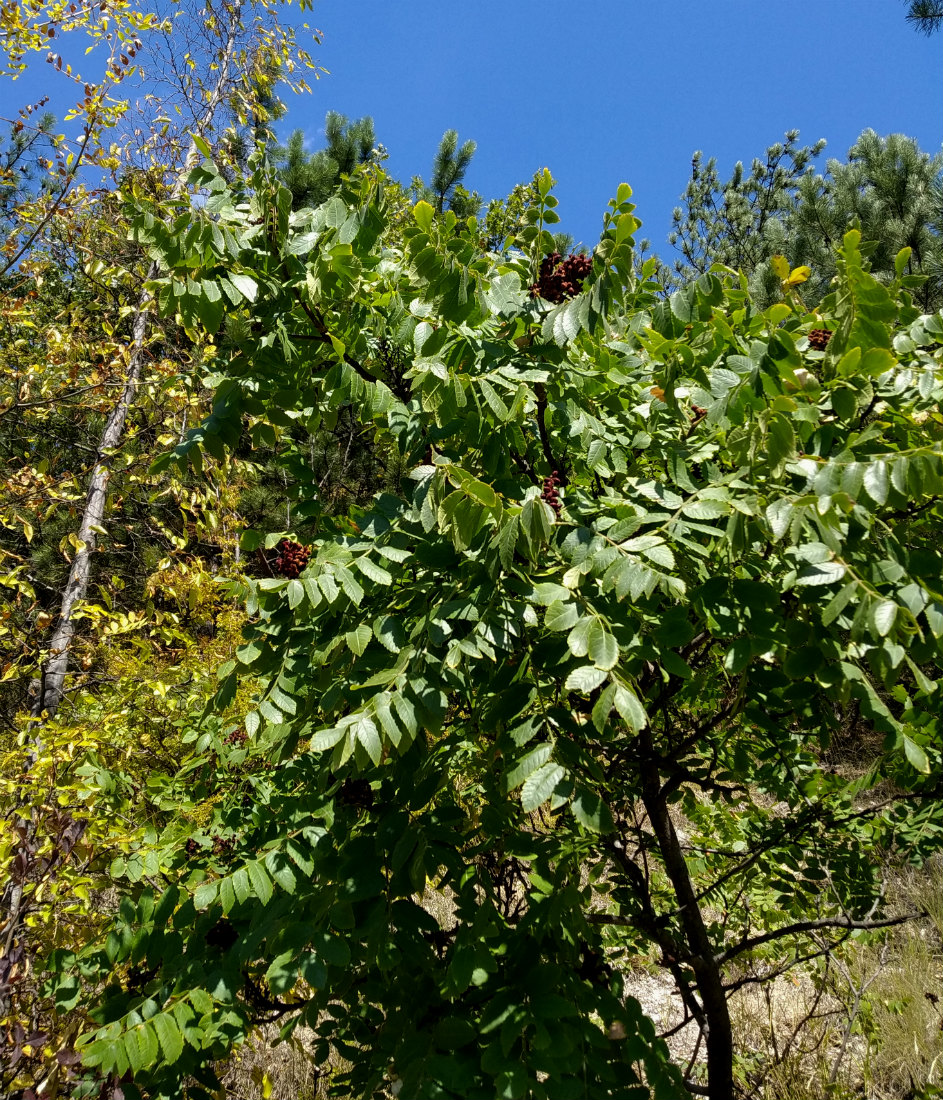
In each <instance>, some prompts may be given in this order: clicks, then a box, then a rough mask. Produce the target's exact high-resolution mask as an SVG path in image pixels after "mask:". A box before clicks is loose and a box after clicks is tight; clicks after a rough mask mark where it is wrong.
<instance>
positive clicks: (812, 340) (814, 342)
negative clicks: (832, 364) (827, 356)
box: [809, 328, 832, 351]
mask: <svg viewBox="0 0 943 1100" xmlns="http://www.w3.org/2000/svg"><path fill="white" fill-rule="evenodd" d="M831 338H832V334H831V332H830V331H829V330H828V329H827V328H814V329H811V330H810V331H809V347H810V348H815V350H816V351H825V349H826V348H827V347H828V342H829V340H831Z"/></svg>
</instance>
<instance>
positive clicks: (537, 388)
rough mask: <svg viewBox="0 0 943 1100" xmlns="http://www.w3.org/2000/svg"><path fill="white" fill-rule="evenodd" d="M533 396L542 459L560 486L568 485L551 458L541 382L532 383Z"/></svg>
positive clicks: (564, 476)
mask: <svg viewBox="0 0 943 1100" xmlns="http://www.w3.org/2000/svg"><path fill="white" fill-rule="evenodd" d="M534 394H535V395H536V397H537V431H538V432H540V445H541V447H542V448H543V452H544V458H545V459H546V460H547V465H548V466H549V467H550V473H551V474H554V473H555V474H557V476H558V477H559V478H560V484H561V485H569V478H567V476H566V471H565V470H564V469H563V466H562V464H561V463H559V462H558V461H557V460H556V459H555V458H554V456H553V447H552V446H551V445H550V433H549V432H548V431H547V390H546V388H545V386H544V384H543V382H535V383H534Z"/></svg>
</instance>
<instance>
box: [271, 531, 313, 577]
mask: <svg viewBox="0 0 943 1100" xmlns="http://www.w3.org/2000/svg"><path fill="white" fill-rule="evenodd" d="M277 549H278V557H277V558H276V559H275V565H274V566H273V568H274V570H275V572H276V573H281V575H282V576H283V577H297V576H298V574H299V573H300V572H301V570H302V569H304V567H305V566H306V565H307V564H308V558H310V557H311V551H310V550H309V549H308V548H307V546H302V545H301V543H300V542H292V541H291V539H282V541H281V542H280V543H279V544H278V547H277Z"/></svg>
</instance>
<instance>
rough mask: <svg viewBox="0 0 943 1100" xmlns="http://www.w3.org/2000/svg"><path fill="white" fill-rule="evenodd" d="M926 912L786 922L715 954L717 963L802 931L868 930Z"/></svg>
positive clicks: (889, 925)
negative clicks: (781, 925)
mask: <svg viewBox="0 0 943 1100" xmlns="http://www.w3.org/2000/svg"><path fill="white" fill-rule="evenodd" d="M926 915H927V914H926V913H905V914H904V915H903V916H902V917H884V918H882V919H881V920H854V919H852V918H851V917H823V918H822V919H821V920H803V921H797V922H796V923H795V924H787V925H786V926H785V927H783V928H774V929H773V931H772V932H764V933H763V934H762V935H761V936H750V937H748V938H747V939H745V940H741V941H740V942H739V943H738V944H737V945H736V946H735V947H730V948H728V949H727V950H726V951H723V952H721V953H720V954H719V955H715V956H714V959H715V961H716V962H718V963H725V962H728V961H729V960H730V959H735V958H736V957H737V956H738V955H742V954H743V953H744V952H745V951H753V950H754V949H755V948H757V947H762V945H763V944H764V943H772V942H774V941H775V940H781V939H783V937H785V936H798V935H801V934H802V933H803V932H815V931H818V930H819V929H822V928H847V929H848V930H849V931H865V932H870V931H873V930H875V929H877V928H891V927H893V926H894V925H895V924H906V923H907V921H912V920H919V919H920V918H921V917H925V916H926Z"/></svg>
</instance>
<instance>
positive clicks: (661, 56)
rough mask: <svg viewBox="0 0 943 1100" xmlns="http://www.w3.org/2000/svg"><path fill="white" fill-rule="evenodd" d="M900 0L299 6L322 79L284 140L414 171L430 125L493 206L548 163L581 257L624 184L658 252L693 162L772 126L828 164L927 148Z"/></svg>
mask: <svg viewBox="0 0 943 1100" xmlns="http://www.w3.org/2000/svg"><path fill="white" fill-rule="evenodd" d="M905 12H906V7H905V4H904V3H903V0H788V2H786V0H644V2H643V0H583V2H582V3H580V2H574V0H568V2H566V3H564V2H562V0H541V2H540V3H537V2H536V0H501V2H499V0H477V2H476V3H466V4H450V3H443V2H428V0H422V2H413V3H393V2H390V0H382V2H381V0H356V2H352V0H315V7H314V12H313V15H310V16H309V18H310V20H311V22H312V23H313V25H315V26H317V27H318V28H319V29H320V30H321V31H322V32H323V35H324V41H323V44H322V45H321V46H320V47H318V48H317V50H316V55H317V57H318V58H319V60H320V62H321V64H323V65H324V67H325V68H327V69H329V70H330V75H329V76H324V77H322V79H321V80H320V81H319V82H318V84H316V85H315V86H314V91H313V95H311V96H308V97H305V98H304V99H302V100H295V101H294V102H293V103H292V105H291V107H290V110H289V114H288V117H287V119H286V120H285V121H284V122H283V124H282V126H281V128H280V129H281V131H282V132H284V133H287V132H289V131H290V130H291V129H293V128H299V127H300V128H302V129H304V131H305V133H306V135H308V136H309V138H310V145H311V147H312V148H316V147H317V146H318V145H319V144H320V143H321V141H322V138H323V125H324V114H325V112H326V111H327V110H329V109H333V110H337V111H341V112H342V113H343V114H346V115H348V116H350V117H359V116H362V115H372V116H373V118H374V120H375V123H376V130H377V136H378V139H379V140H380V141H381V142H383V144H384V145H385V146H386V147H387V149H388V150H389V153H390V159H389V162H388V166H389V168H390V170H391V171H392V172H393V173H394V174H395V175H397V176H399V177H400V178H401V179H404V180H408V179H409V178H410V177H411V176H412V175H414V174H416V173H419V174H424V175H428V173H429V171H430V167H431V161H432V156H433V153H434V151H435V148H436V146H437V143H438V141H439V139H440V138H441V136H442V133H443V131H444V130H446V129H448V128H450V127H451V128H454V129H457V130H458V131H459V136H460V138H461V139H465V138H474V139H475V140H476V141H477V142H478V152H477V154H476V156H475V160H474V162H473V164H472V168H471V171H470V172H469V175H468V178H467V181H466V182H467V184H468V186H469V187H471V188H473V189H475V190H478V191H480V192H481V193H482V194H483V195H484V196H486V197H488V198H491V197H494V196H502V195H505V194H506V193H507V192H508V191H509V190H510V189H511V188H512V187H513V186H514V184H515V183H517V182H519V181H522V180H527V179H529V178H530V177H531V176H532V174H533V173H534V171H535V170H536V169H538V168H541V167H543V166H545V165H546V166H548V167H549V168H550V170H551V171H552V172H553V175H554V177H555V178H556V179H557V180H558V181H559V184H558V188H557V195H558V197H559V199H560V208H559V212H560V214H561V216H562V219H563V224H562V225H561V227H560V228H562V229H565V230H567V231H568V232H570V233H572V234H573V235H574V236H575V237H576V238H577V239H578V240H583V241H585V242H586V243H587V244H592V243H594V242H595V240H596V239H597V238H598V235H599V228H600V224H601V219H602V212H603V210H604V208H605V205H606V203H607V202H608V200H609V198H610V197H611V196H612V195H614V194H615V190H616V187H617V186H618V184H619V183H620V182H621V181H623V180H624V181H626V182H628V183H630V184H631V185H632V188H633V190H634V192H635V201H636V202H637V204H638V211H637V213H638V215H639V217H641V219H642V220H643V222H644V228H643V230H642V233H643V234H645V235H648V236H650V237H651V239H652V243H653V246H654V247H655V248H656V249H657V250H658V251H660V252H661V254H662V255H663V256H666V257H667V255H668V254H669V253H670V249H669V247H668V245H667V244H666V243H665V238H666V236H667V234H668V231H669V229H670V226H671V211H672V208H673V207H674V206H675V205H676V204H677V202H678V198H679V196H680V195H681V193H682V191H683V190H684V187H685V184H686V183H687V180H688V177H689V174H690V166H691V154H692V152H693V151H694V150H695V149H703V150H704V152H705V154H706V155H713V156H716V157H717V159H718V166H719V168H720V170H721V172H722V174H723V176H724V178H726V175H727V174H728V173H729V170H730V169H731V168H732V166H733V164H734V162H736V161H737V160H743V161H744V162H745V163H749V162H750V160H751V159H752V158H753V157H754V156H758V155H761V154H762V153H763V152H764V151H765V149H766V147H767V146H768V145H769V144H771V143H772V142H774V141H777V140H779V139H780V138H781V137H782V135H783V134H784V133H785V131H786V130H788V129H798V130H799V131H800V135H801V140H802V141H803V142H810V143H811V142H814V141H815V140H816V139H817V138H820V137H823V138H825V139H826V140H827V142H828V145H827V147H826V152H825V154H824V157H823V167H824V159H825V157H828V156H833V157H839V158H842V159H843V158H844V157H845V155H846V154H847V151H848V148H849V146H850V145H851V144H852V143H853V142H854V140H855V138H856V137H857V135H858V134H859V133H860V132H861V131H862V130H863V129H865V128H866V127H872V128H873V129H875V130H877V132H878V133H879V134H888V133H894V132H902V133H906V134H909V135H910V136H912V137H915V138H917V140H918V141H919V143H920V145H921V147H922V148H923V149H925V150H926V151H928V152H937V151H939V150H940V147H941V143H943V32H941V33H938V34H936V35H935V36H934V37H932V38H929V39H928V38H925V37H923V36H922V35H920V34H918V33H917V32H916V31H915V30H914V29H913V28H912V26H911V25H910V24H909V23H907V22H906V20H905V18H904V16H905Z"/></svg>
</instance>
